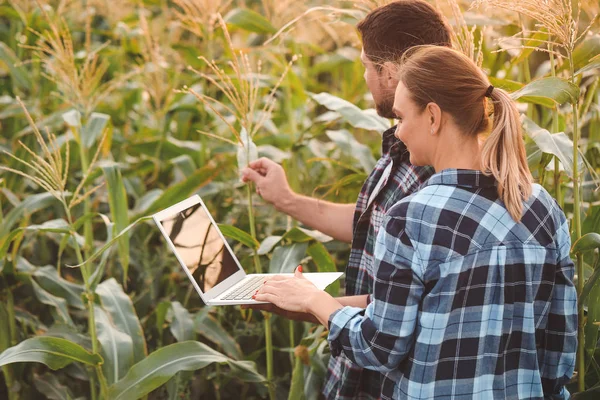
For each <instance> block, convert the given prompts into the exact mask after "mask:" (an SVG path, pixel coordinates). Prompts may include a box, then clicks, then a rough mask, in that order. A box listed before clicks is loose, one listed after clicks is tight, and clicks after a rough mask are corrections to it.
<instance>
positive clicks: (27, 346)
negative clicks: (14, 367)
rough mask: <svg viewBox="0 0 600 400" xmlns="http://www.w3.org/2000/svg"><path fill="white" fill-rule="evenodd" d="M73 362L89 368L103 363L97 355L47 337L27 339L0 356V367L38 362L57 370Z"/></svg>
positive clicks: (61, 340) (59, 339) (72, 344)
mask: <svg viewBox="0 0 600 400" xmlns="http://www.w3.org/2000/svg"><path fill="white" fill-rule="evenodd" d="M73 361H76V362H80V363H83V364H86V365H91V366H95V365H100V364H102V362H103V360H102V357H100V355H98V354H91V353H89V352H87V351H86V350H85V349H84V348H83V347H81V346H79V345H77V344H75V343H72V342H70V341H68V340H65V339H61V338H54V337H49V336H38V337H33V338H31V339H27V340H25V341H23V342H21V343H19V344H18V345H16V346H14V347H11V348H9V349H6V350H5V351H4V352H2V354H0V366H3V365H7V364H12V363H17V362H38V363H42V364H45V365H46V366H47V367H48V368H50V369H53V370H57V369H60V368H64V367H66V366H67V365H69V364H70V363H72V362H73Z"/></svg>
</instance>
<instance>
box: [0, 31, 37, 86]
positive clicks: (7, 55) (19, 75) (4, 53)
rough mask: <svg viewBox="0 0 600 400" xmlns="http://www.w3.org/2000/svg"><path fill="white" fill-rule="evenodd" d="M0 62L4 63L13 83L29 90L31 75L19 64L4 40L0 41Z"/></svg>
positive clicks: (19, 61)
mask: <svg viewBox="0 0 600 400" xmlns="http://www.w3.org/2000/svg"><path fill="white" fill-rule="evenodd" d="M0 62H3V63H4V64H6V66H7V67H8V70H9V71H10V74H11V76H12V77H13V79H14V80H15V83H16V84H17V85H18V86H19V87H20V88H22V89H25V90H28V91H29V90H31V77H30V76H29V75H28V74H27V70H26V69H25V68H23V67H20V66H19V64H20V63H21V60H19V58H18V57H17V55H16V54H15V53H14V52H13V51H12V49H11V48H10V47H8V46H7V45H6V43H4V42H0Z"/></svg>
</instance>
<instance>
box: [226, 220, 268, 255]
mask: <svg viewBox="0 0 600 400" xmlns="http://www.w3.org/2000/svg"><path fill="white" fill-rule="evenodd" d="M219 229H220V230H221V232H222V233H223V235H224V236H226V237H228V238H231V239H234V240H237V241H238V242H240V243H242V244H243V245H245V246H247V247H250V248H251V249H253V250H254V249H257V248H258V247H259V246H260V243H258V241H257V240H256V239H254V238H253V237H252V236H250V234H249V233H247V232H244V231H243V230H241V229H240V228H236V227H235V226H232V225H225V224H219Z"/></svg>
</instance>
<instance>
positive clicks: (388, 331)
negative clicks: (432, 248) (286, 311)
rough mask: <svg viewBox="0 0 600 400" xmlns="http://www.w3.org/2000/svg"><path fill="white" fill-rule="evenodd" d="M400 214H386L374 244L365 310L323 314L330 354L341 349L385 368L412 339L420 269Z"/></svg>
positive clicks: (420, 287) (420, 289)
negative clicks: (369, 294)
mask: <svg viewBox="0 0 600 400" xmlns="http://www.w3.org/2000/svg"><path fill="white" fill-rule="evenodd" d="M422 265H423V264H422V262H421V260H420V258H419V256H418V253H417V251H415V248H414V246H413V242H412V241H411V239H410V238H409V236H408V233H407V232H406V230H405V222H404V219H403V218H399V217H386V219H385V220H384V223H383V225H382V227H381V229H380V231H379V234H378V235H377V243H376V245H375V272H376V273H375V283H374V289H373V296H372V302H371V303H370V304H369V305H368V306H367V308H366V309H361V308H356V307H344V308H342V309H340V310H337V311H336V312H335V313H333V314H332V315H331V316H330V318H329V328H330V331H329V336H328V340H329V343H330V347H331V351H332V354H333V355H334V356H337V355H339V354H340V353H341V352H343V353H344V354H345V355H346V357H348V358H349V359H350V360H351V361H353V362H354V363H356V364H357V365H359V366H361V367H363V368H367V369H371V370H376V371H380V372H388V371H391V370H393V369H395V368H397V367H398V365H399V364H400V362H402V360H404V358H405V357H406V355H407V353H408V352H409V351H410V349H411V347H412V345H413V342H414V331H415V326H416V322H417V318H418V311H419V304H420V302H421V299H422V296H423V293H424V283H423V267H422Z"/></svg>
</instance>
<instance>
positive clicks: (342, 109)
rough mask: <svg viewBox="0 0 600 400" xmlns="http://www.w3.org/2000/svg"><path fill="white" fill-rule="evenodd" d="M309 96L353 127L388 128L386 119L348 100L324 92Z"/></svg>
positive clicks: (379, 129)
mask: <svg viewBox="0 0 600 400" xmlns="http://www.w3.org/2000/svg"><path fill="white" fill-rule="evenodd" d="M310 96H311V97H312V99H313V100H314V101H316V102H317V103H319V104H320V105H322V106H324V107H327V109H329V110H331V111H336V112H338V113H339V114H340V115H341V116H342V118H343V119H344V120H345V121H347V122H348V123H349V124H350V125H352V126H353V127H355V128H361V129H366V130H369V131H377V132H384V131H385V130H387V129H389V128H390V122H389V121H388V120H387V119H385V118H383V117H380V116H378V115H377V114H376V113H373V112H370V111H368V110H361V109H360V108H358V107H357V106H355V105H354V104H352V103H350V102H349V101H346V100H344V99H341V98H339V97H337V96H334V95H332V94H329V93H325V92H322V93H318V94H311V95H310Z"/></svg>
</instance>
